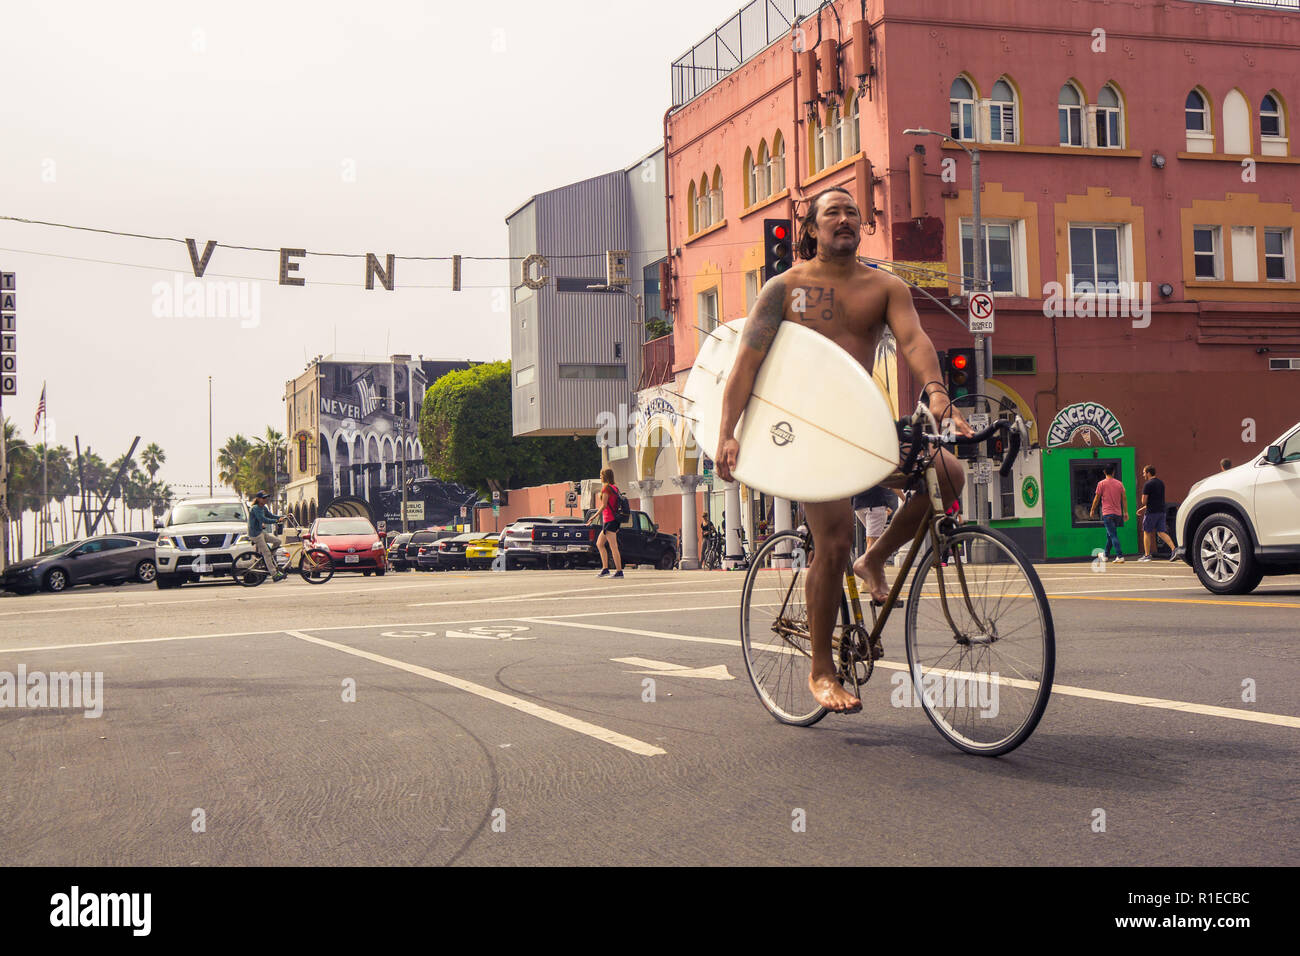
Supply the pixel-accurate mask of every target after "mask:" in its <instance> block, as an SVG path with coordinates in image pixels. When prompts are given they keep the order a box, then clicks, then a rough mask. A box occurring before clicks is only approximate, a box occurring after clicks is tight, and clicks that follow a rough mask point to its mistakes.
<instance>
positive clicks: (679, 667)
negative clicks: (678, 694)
mask: <svg viewBox="0 0 1300 956" xmlns="http://www.w3.org/2000/svg"><path fill="white" fill-rule="evenodd" d="M610 660H611V661H613V662H614V663H615V664H631V665H632V666H633V667H640V668H641V670H639V671H630V672H629V673H632V674H664V675H666V676H670V677H699V678H703V679H704V680H735V679H736V678H734V677H732V676H731V674H730V672H728V670H727V665H726V664H714V665H713V666H712V667H687V666H686V665H685V664H671V663H669V662H668V661H652V660H649V659H647V658H644V657H611V658H610Z"/></svg>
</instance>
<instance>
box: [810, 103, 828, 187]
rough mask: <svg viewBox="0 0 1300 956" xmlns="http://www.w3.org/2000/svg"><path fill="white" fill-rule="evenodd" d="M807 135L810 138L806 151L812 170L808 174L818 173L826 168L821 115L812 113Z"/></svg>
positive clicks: (824, 134)
mask: <svg viewBox="0 0 1300 956" xmlns="http://www.w3.org/2000/svg"><path fill="white" fill-rule="evenodd" d="M808 134H809V136H810V137H811V138H812V142H811V143H809V149H808V162H809V165H811V166H812V168H811V169H810V170H808V172H809V173H810V174H811V173H820V172H821V171H822V170H823V169H825V168H826V133H825V128H824V127H823V126H822V116H821V113H819V112H814V113H813V117H812V122H811V123H810V124H809V129H808Z"/></svg>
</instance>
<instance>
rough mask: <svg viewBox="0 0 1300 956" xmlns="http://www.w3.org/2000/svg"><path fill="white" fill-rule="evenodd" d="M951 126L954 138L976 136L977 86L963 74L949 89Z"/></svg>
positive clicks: (968, 138)
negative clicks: (972, 84)
mask: <svg viewBox="0 0 1300 956" xmlns="http://www.w3.org/2000/svg"><path fill="white" fill-rule="evenodd" d="M948 111H949V126H951V128H952V130H951V133H950V135H951V136H952V138H953V139H967V140H970V139H974V138H975V88H974V87H973V86H971V84H970V82H969V81H968V80H967V79H966V78H965V77H962V76H959V77H957V79H955V80H953V81H952V88H951V89H950V90H949V91H948Z"/></svg>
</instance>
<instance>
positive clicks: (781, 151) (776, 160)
mask: <svg viewBox="0 0 1300 956" xmlns="http://www.w3.org/2000/svg"><path fill="white" fill-rule="evenodd" d="M783 189H785V137H784V136H782V135H781V133H780V131H779V130H778V131H777V133H776V135H775V136H773V137H772V192H773V194H775V193H779V192H780V191H781V190H783Z"/></svg>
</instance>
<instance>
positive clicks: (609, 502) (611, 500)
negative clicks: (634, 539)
mask: <svg viewBox="0 0 1300 956" xmlns="http://www.w3.org/2000/svg"><path fill="white" fill-rule="evenodd" d="M600 481H601V485H600V493H599V494H597V495H596V513H595V514H594V515H592V516H591V518H590V519H589V520H588V521H587V524H597V523H599V524H600V534H598V535H596V553H597V554H598V555H600V574H598V575H596V577H598V578H605V577H615V578H621V577H622V576H623V556H622V555H621V554H619V553H618V525H619V517H618V512H619V499H620V498H622V497H623V493H622V492H621V491H619V490H618V485H616V484H614V469H613V468H606V469H604V470H603V471H602V472H601V473H600ZM611 561H613V563H614V573H613V574H612V575H611V574H610V573H609V565H610V562H611Z"/></svg>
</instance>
